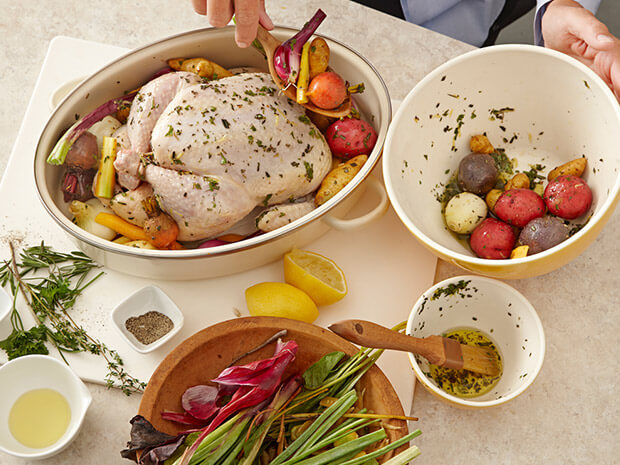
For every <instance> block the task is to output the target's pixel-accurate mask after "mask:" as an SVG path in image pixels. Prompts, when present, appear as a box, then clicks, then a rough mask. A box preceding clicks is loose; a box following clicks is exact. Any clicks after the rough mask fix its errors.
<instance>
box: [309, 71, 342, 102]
mask: <svg viewBox="0 0 620 465" xmlns="http://www.w3.org/2000/svg"><path fill="white" fill-rule="evenodd" d="M308 97H310V101H311V102H312V103H313V104H314V105H316V106H317V107H319V108H323V109H324V110H332V109H334V108H338V107H339V106H340V105H341V104H342V102H344V99H346V98H347V83H346V82H344V80H343V79H342V78H341V77H340V76H338V75H337V74H336V73H334V72H332V71H326V72H324V73H321V74H317V75H316V76H315V77H314V78H313V79H312V81H310V86H308Z"/></svg>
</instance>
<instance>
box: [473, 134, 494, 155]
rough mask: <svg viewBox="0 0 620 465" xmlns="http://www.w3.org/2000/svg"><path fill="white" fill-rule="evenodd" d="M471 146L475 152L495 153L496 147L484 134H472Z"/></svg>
mask: <svg viewBox="0 0 620 465" xmlns="http://www.w3.org/2000/svg"><path fill="white" fill-rule="evenodd" d="M469 148H470V150H471V151H472V152H474V153H493V152H495V148H494V147H493V144H491V141H490V140H489V138H488V137H487V136H485V135H484V134H478V135H475V136H471V139H469Z"/></svg>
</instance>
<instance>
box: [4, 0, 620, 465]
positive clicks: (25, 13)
mask: <svg viewBox="0 0 620 465" xmlns="http://www.w3.org/2000/svg"><path fill="white" fill-rule="evenodd" d="M0 7H1V8H0V9H1V11H2V12H3V15H2V18H0V44H1V45H0V57H1V59H2V68H1V71H0V76H1V81H2V90H1V91H0V105H2V108H5V111H4V115H5V117H4V118H2V120H1V121H0V144H1V146H2V147H3V148H4V150H2V151H1V152H0V174H1V173H3V172H4V169H5V166H6V162H7V157H8V154H9V148H10V147H11V146H12V144H13V142H14V139H15V137H16V134H17V130H18V128H19V125H20V122H21V120H22V118H23V115H24V111H25V107H26V104H27V102H28V99H29V98H30V93H31V92H32V89H33V87H34V84H35V80H36V77H37V75H38V72H39V69H40V66H41V60H42V59H43V57H44V55H45V52H46V49H47V46H48V43H49V41H50V40H51V39H52V38H53V37H54V36H56V35H67V36H72V37H78V38H83V39H88V40H94V41H99V42H105V43H110V44H114V45H119V46H123V47H137V46H140V45H144V44H146V43H148V42H151V41H153V40H156V39H160V38H163V37H165V36H168V35H171V34H175V33H179V32H182V31H185V30H188V29H194V28H198V27H203V26H205V25H206V19H205V18H203V17H199V16H197V15H195V14H194V13H193V10H192V8H191V2H190V1H189V0H183V1H177V2H172V1H164V0H151V1H148V2H147V1H136V0H127V1H123V2H103V3H101V2H99V3H97V2H92V3H89V2H83V1H78V0H64V1H62V2H57V1H51V0H42V1H37V2H33V1H29V2H11V1H9V0H0ZM316 7H321V8H323V9H324V10H325V12H326V13H327V14H328V20H327V21H326V22H325V23H324V24H323V25H322V26H321V32H322V33H324V34H326V35H328V36H331V37H333V38H335V39H339V40H341V41H343V42H346V43H347V44H349V45H351V46H352V47H354V48H355V49H357V50H358V51H359V52H361V53H362V54H363V55H365V56H366V57H368V59H369V60H370V61H371V62H372V63H373V64H374V65H375V66H376V67H377V69H378V70H379V72H380V73H381V75H382V76H383V78H384V79H385V81H386V83H387V85H388V87H389V90H390V93H391V95H392V98H394V99H402V98H403V97H404V96H405V95H406V94H407V92H408V91H409V90H410V89H411V87H413V86H414V85H415V84H416V83H417V82H418V81H419V80H420V79H421V78H422V77H423V76H424V75H425V74H426V73H428V72H429V71H430V70H432V69H433V68H435V67H436V66H438V65H439V64H441V63H443V62H445V61H446V60H448V59H450V58H452V57H454V56H457V55H459V54H461V53H463V52H466V51H468V50H470V49H471V47H470V46H468V45H466V44H463V43H460V42H458V41H455V40H452V39H449V38H447V37H444V36H441V35H438V34H435V33H433V32H430V31H427V30H425V29H422V28H419V27H417V26H414V25H411V24H407V23H405V22H403V21H400V20H398V19H395V18H392V17H389V16H387V15H384V14H381V13H377V12H375V11H372V10H369V9H366V8H364V7H361V6H359V5H357V4H353V3H352V2H348V1H343V0H323V1H315V2H300V1H295V2H286V1H284V0H278V1H274V0H271V1H269V0H268V9H269V12H270V14H271V16H272V18H273V19H274V22H275V23H276V24H281V25H287V26H294V27H300V26H301V25H302V24H303V22H304V21H305V20H306V19H307V18H309V17H310V16H311V15H312V13H313V12H314V10H315V8H316ZM619 227H620V213H619V212H616V213H615V214H614V215H613V216H612V218H611V220H610V223H609V224H608V225H607V226H606V228H605V230H604V231H603V232H602V233H601V235H600V236H599V237H598V239H597V240H596V241H595V242H594V243H593V244H592V245H591V246H590V247H589V248H588V250H586V252H585V253H584V254H582V255H581V256H580V257H579V258H577V259H576V260H574V261H573V262H572V263H570V264H569V265H567V266H565V267H563V268H562V269H560V270H557V271H555V272H553V273H550V274H547V275H545V276H542V277H538V278H533V279H527V280H521V281H511V282H509V283H510V284H511V285H513V286H514V287H516V288H517V289H518V290H520V291H521V292H522V293H523V294H524V295H525V296H526V297H527V298H528V299H529V300H530V301H531V303H532V304H533V305H534V307H535V308H536V309H537V310H538V313H539V315H540V318H541V319H542V322H543V325H544V327H545V333H546V336H547V354H546V359H545V364H544V366H543V369H542V372H541V374H540V375H539V377H538V379H537V380H536V382H535V383H534V384H533V386H532V387H531V388H530V389H529V390H528V391H527V392H526V393H525V394H523V395H522V396H520V397H519V398H517V399H515V400H513V401H512V402H511V403H509V404H507V405H506V406H503V407H499V408H495V409H490V410H484V411H467V410H457V409H455V408H453V407H450V406H448V405H445V404H443V403H441V402H440V401H438V400H436V399H434V398H432V397H431V396H430V395H429V394H427V393H426V392H425V391H424V389H422V388H421V387H419V388H418V389H417V392H416V395H415V404H414V410H413V412H414V414H415V415H416V416H418V417H419V418H420V421H419V427H420V428H421V429H422V431H423V433H424V434H423V435H422V436H421V437H420V438H419V439H418V440H417V441H416V444H418V445H419V446H420V448H421V449H422V456H420V457H419V458H418V459H416V460H415V462H414V463H416V464H420V465H424V464H439V463H446V464H470V463H476V464H479V465H485V464H498V463H500V464H530V463H531V464H543V463H544V464H564V465H568V464H573V463H575V464H576V463H590V462H591V463H600V464H611V463H617V460H618V452H619V451H620V450H619V448H618V441H617V438H618V433H617V426H618V418H620V402H619V401H618V400H617V398H616V391H617V389H618V379H619V378H618V374H617V373H618V369H619V368H620V365H619V362H618V360H620V348H619V347H620V346H619V345H618V344H617V343H616V342H617V340H618V334H619V333H620V313H619V310H618V309H619V304H620V279H619V278H618V271H617V267H618V263H620V248H619V247H618V241H619V239H620V236H619V234H618V228H619ZM411 240H414V239H413V238H411ZM458 274H463V272H462V271H461V270H459V269H457V268H455V267H453V266H451V265H448V264H447V263H443V262H440V264H439V267H438V272H437V278H438V279H445V278H447V277H449V276H454V275H458ZM415 297H417V296H412V301H413V300H415ZM88 387H89V389H90V391H91V392H92V394H93V398H94V402H93V405H92V407H91V409H90V410H89V412H88V414H87V417H86V420H85V424H84V427H83V428H82V430H81V432H80V434H79V436H78V438H77V439H76V441H75V442H74V443H73V444H72V445H71V446H70V447H69V448H68V449H67V450H66V451H65V452H63V453H61V454H60V455H58V456H56V457H54V458H51V459H48V460H45V461H42V462H39V463H41V464H50V465H52V464H64V465H68V464H76V465H77V464H80V465H86V464H102V463H106V464H112V463H123V462H124V461H123V460H122V459H121V458H120V456H119V454H118V451H119V450H120V449H121V448H122V447H123V446H124V442H125V441H126V440H127V438H128V433H129V425H128V423H127V421H128V420H129V418H131V416H132V415H133V414H134V413H135V412H136V411H137V409H138V403H139V401H140V398H139V396H133V397H130V398H127V397H125V396H124V395H123V394H121V393H120V392H119V391H117V390H111V391H108V390H106V389H105V388H104V387H102V386H98V385H93V384H89V385H88ZM0 389H1V388H0ZM0 463H1V464H6V465H13V464H15V465H16V464H22V463H25V462H24V461H22V460H19V459H16V458H13V457H9V456H6V455H3V454H0ZM126 463H129V462H126Z"/></svg>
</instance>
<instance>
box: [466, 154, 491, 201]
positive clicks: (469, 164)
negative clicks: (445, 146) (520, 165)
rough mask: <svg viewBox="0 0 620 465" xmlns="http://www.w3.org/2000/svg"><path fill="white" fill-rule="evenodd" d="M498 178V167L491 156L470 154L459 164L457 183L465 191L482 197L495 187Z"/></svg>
mask: <svg viewBox="0 0 620 465" xmlns="http://www.w3.org/2000/svg"><path fill="white" fill-rule="evenodd" d="M497 177H498V172H497V167H496V166H495V160H494V159H493V157H492V156H491V155H488V154H486V153H470V154H469V155H467V156H465V157H463V159H462V160H461V163H460V164H459V173H458V177H457V181H458V184H459V186H460V188H461V189H463V190H464V191H466V192H471V193H473V194H477V195H482V194H486V193H487V192H489V191H490V190H491V189H493V187H495V183H496V182H497Z"/></svg>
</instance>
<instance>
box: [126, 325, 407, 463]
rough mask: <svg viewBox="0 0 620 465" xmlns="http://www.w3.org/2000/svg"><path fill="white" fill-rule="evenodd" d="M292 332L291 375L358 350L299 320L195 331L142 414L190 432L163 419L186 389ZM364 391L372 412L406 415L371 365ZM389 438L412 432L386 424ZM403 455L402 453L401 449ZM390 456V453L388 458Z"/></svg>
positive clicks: (157, 376) (148, 395)
mask: <svg viewBox="0 0 620 465" xmlns="http://www.w3.org/2000/svg"><path fill="white" fill-rule="evenodd" d="M282 329H286V330H287V331H288V333H287V335H286V337H284V338H283V339H284V340H290V339H293V340H295V341H296V342H297V343H298V344H299V350H298V352H297V356H296V357H295V360H294V361H293V362H292V363H291V365H290V366H289V368H288V370H287V373H288V372H289V371H290V373H302V372H303V371H304V370H305V369H306V368H308V366H310V365H311V364H313V363H314V362H316V361H317V360H319V359H320V358H321V357H322V356H323V355H325V354H327V353H329V352H333V351H342V352H344V353H346V354H348V355H354V354H355V353H356V352H357V350H358V349H357V347H355V346H354V345H352V344H351V343H349V342H347V341H345V340H344V339H342V338H341V337H339V336H337V335H335V334H334V333H332V332H330V331H328V330H326V329H323V328H320V327H318V326H314V325H311V324H308V323H303V322H300V321H295V320H288V319H285V318H275V317H248V318H239V319H235V320H228V321H224V322H223V323H219V324H216V325H213V326H210V327H208V328H206V329H203V330H202V331H199V332H197V333H196V334H194V335H193V336H191V337H189V338H188V339H186V340H185V341H183V342H182V343H181V344H179V345H178V346H177V347H176V348H175V349H174V350H172V352H170V354H168V356H167V357H166V358H165V359H164V360H163V361H162V362H161V364H160V365H159V367H157V369H156V370H155V373H153V376H152V377H151V379H150V380H149V383H148V385H147V387H146V390H145V391H144V395H143V396H142V401H141V402H140V409H139V412H138V413H139V414H140V415H142V416H143V417H145V418H146V419H147V420H149V421H150V422H151V423H152V424H153V426H154V427H155V428H157V429H158V430H160V431H163V432H165V433H168V434H173V435H176V434H177V433H179V432H180V431H183V430H184V429H187V427H183V425H178V424H177V423H174V422H171V421H168V420H163V419H162V418H161V415H160V414H161V412H162V411H164V410H172V411H175V412H182V411H183V409H182V407H181V396H182V395H183V393H184V392H185V390H186V389H187V388H189V387H191V386H195V385H197V384H211V383H210V380H211V379H213V378H215V377H217V375H218V374H219V373H220V372H221V371H222V370H223V369H224V368H226V367H227V366H228V365H229V364H230V363H231V362H232V361H233V360H234V359H235V358H237V357H239V356H240V355H242V354H244V353H246V352H248V351H249V350H251V349H253V348H255V347H257V346H258V345H260V344H261V343H262V342H264V341H265V340H266V339H268V338H269V337H271V336H273V335H274V334H275V333H277V332H278V331H280V330H282ZM274 347H275V346H274V344H269V345H268V346H267V347H264V348H262V349H261V350H259V351H257V352H254V353H253V354H251V355H248V356H246V357H244V358H243V359H241V360H239V361H238V362H236V364H245V363H249V362H251V361H254V360H259V359H263V358H268V357H271V356H272V355H273V351H274ZM360 383H361V384H360V386H361V388H362V389H365V394H364V406H365V407H366V408H368V410H369V411H372V412H374V413H386V414H388V413H389V414H393V415H404V413H403V408H402V405H401V403H400V400H399V399H398V396H397V395H396V391H394V388H393V387H392V384H391V383H390V382H389V381H388V379H387V377H386V376H385V375H384V374H383V372H382V371H381V370H380V369H379V368H378V367H377V366H373V367H372V368H371V369H370V370H368V372H367V373H366V374H365V375H364V377H363V378H362V379H361V381H360ZM388 422H389V425H390V427H389V428H386V433H387V435H388V438H389V439H390V441H395V440H397V439H399V438H401V437H403V436H404V435H405V434H407V432H408V428H407V423H406V422H405V421H403V420H388ZM399 450H400V449H399ZM390 455H391V454H386V455H385V456H383V459H384V460H385V459H387V458H388V456H390Z"/></svg>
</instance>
